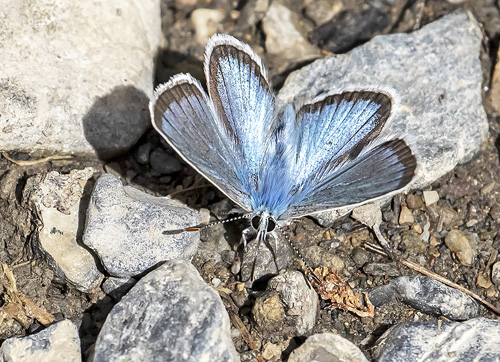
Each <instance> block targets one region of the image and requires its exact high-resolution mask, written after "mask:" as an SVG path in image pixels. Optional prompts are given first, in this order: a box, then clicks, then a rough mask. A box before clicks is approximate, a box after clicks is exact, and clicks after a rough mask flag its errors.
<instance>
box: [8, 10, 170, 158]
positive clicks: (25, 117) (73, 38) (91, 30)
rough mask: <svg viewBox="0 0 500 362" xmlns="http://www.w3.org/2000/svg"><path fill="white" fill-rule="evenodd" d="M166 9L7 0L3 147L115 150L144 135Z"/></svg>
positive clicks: (44, 150)
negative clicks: (164, 10)
mask: <svg viewBox="0 0 500 362" xmlns="http://www.w3.org/2000/svg"><path fill="white" fill-rule="evenodd" d="M5 4H6V5H7V3H5ZM160 19H161V17H160V2H159V1H158V0H146V1H143V0H132V1H126V2H123V1H120V0H111V1H107V0H96V1H92V2H87V1H82V2H74V1H66V2H60V1H56V0H46V1H38V2H36V3H34V2H32V1H29V0H22V1H17V2H15V3H9V4H8V5H7V6H2V7H1V9H0V54H2V74H1V75H0V85H1V86H0V98H1V99H3V102H2V103H1V105H0V114H1V115H2V117H1V118H0V134H1V135H2V136H0V139H1V144H0V149H2V150H16V151H25V152H29V153H36V154H54V153H57V154H60V153H63V154H84V155H89V154H97V155H99V156H100V157H104V158H107V157H111V156H113V155H116V154H117V153H119V152H123V151H126V150H127V149H128V148H129V147H130V146H132V145H133V144H135V143H136V142H137V140H138V139H139V137H140V136H141V135H142V134H143V132H144V131H145V130H146V129H147V128H148V127H149V112H148V109H147V106H148V101H149V97H150V95H151V94H152V87H153V82H152V79H153V59H154V56H155V54H156V52H157V49H158V46H159V44H160V41H161V26H160Z"/></svg>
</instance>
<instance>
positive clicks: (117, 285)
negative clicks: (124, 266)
mask: <svg viewBox="0 0 500 362" xmlns="http://www.w3.org/2000/svg"><path fill="white" fill-rule="evenodd" d="M135 283H137V280H136V279H134V278H115V277H109V278H106V280H105V281H104V282H103V283H102V290H103V292H104V293H106V294H108V295H109V296H110V297H111V298H113V299H114V300H120V299H121V298H122V297H123V296H124V295H125V294H126V293H127V292H128V291H129V290H130V288H132V287H133V286H134V285H135Z"/></svg>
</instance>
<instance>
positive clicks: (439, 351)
mask: <svg viewBox="0 0 500 362" xmlns="http://www.w3.org/2000/svg"><path fill="white" fill-rule="evenodd" d="M499 356H500V321H498V320H490V319H486V318H476V319H471V320H469V321H467V322H461V323H459V322H451V323H446V322H444V323H440V324H438V323H437V322H422V323H418V322H415V323H402V324H398V325H396V326H394V327H392V328H390V329H389V330H388V331H386V332H385V333H384V334H383V335H382V337H380V339H379V340H378V341H377V345H376V347H375V350H374V355H373V357H374V360H375V361H377V362H392V361H429V362H431V361H432V362H465V361H498V360H499V358H500V357H499Z"/></svg>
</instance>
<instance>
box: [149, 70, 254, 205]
mask: <svg viewBox="0 0 500 362" xmlns="http://www.w3.org/2000/svg"><path fill="white" fill-rule="evenodd" d="M150 111H151V119H152V122H153V126H154V128H155V129H156V130H157V131H158V133H160V134H161V135H162V136H163V138H165V140H166V141H167V142H168V143H169V145H170V146H171V147H172V148H173V149H174V150H175V151H176V152H177V153H178V154H179V155H180V156H181V157H182V158H183V159H184V160H185V161H186V162H187V163H188V164H189V165H191V166H192V167H193V168H194V169H195V170H196V171H198V172H199V173H200V174H202V175H203V176H205V178H207V179H208V180H209V181H210V182H211V183H212V184H214V185H215V186H216V187H217V188H218V189H220V190H221V191H222V192H223V193H224V194H226V195H227V196H228V197H229V198H230V199H231V200H233V201H234V202H235V203H236V204H238V205H240V206H241V207H243V208H244V209H246V210H249V209H250V199H249V195H248V194H247V193H245V191H244V190H243V188H242V187H241V181H240V177H239V174H238V172H237V170H238V167H239V162H238V160H237V159H236V158H235V154H234V152H233V146H232V140H231V139H229V138H228V134H227V132H226V129H225V125H223V124H222V123H221V122H220V120H219V119H218V117H217V115H216V113H215V111H214V108H213V104H212V102H211V101H210V100H209V99H208V97H207V95H206V93H205V92H204V91H203V89H202V87H201V85H200V83H199V82H198V81H197V80H195V79H194V78H193V77H191V76H190V75H188V74H179V75H177V76H175V77H173V78H171V79H170V80H169V81H168V82H167V83H165V84H162V85H160V86H159V87H158V88H157V89H156V91H155V98H154V101H153V102H152V103H151V104H150Z"/></svg>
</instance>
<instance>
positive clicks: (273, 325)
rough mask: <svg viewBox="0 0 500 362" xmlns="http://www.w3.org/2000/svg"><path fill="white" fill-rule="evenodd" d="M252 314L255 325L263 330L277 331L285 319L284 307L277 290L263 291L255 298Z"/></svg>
mask: <svg viewBox="0 0 500 362" xmlns="http://www.w3.org/2000/svg"><path fill="white" fill-rule="evenodd" d="M252 314H253V318H254V320H255V322H256V323H257V325H258V326H259V327H260V328H261V329H262V330H264V331H269V330H271V331H278V330H280V329H281V328H282V324H283V321H284V320H285V308H284V307H283V304H281V301H280V298H279V296H278V292H276V291H272V292H268V293H264V294H262V295H261V296H259V297H258V298H257V299H256V300H255V304H254V306H253V308H252Z"/></svg>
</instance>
